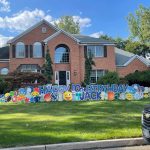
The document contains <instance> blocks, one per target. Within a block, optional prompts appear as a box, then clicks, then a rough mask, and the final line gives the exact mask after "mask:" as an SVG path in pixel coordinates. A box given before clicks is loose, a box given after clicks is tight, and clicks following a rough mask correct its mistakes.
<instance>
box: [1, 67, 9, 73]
mask: <svg viewBox="0 0 150 150" xmlns="http://www.w3.org/2000/svg"><path fill="white" fill-rule="evenodd" d="M8 72H9V70H8V69H7V68H3V69H1V75H7V74H8Z"/></svg>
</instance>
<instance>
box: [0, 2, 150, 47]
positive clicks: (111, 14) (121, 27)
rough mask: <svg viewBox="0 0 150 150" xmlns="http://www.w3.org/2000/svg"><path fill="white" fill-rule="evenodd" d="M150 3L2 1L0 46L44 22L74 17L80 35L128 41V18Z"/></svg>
mask: <svg viewBox="0 0 150 150" xmlns="http://www.w3.org/2000/svg"><path fill="white" fill-rule="evenodd" d="M140 4H142V5H143V6H146V7H150V0H0V46H3V45H4V44H5V43H6V41H7V40H9V39H11V38H13V37H15V36H16V35H18V34H20V33H21V32H23V31H24V30H26V29H27V28H29V27H31V26H32V25H34V24H35V23H37V22H39V21H40V20H42V19H46V20H47V21H49V22H51V23H53V22H54V21H59V18H60V17H61V16H66V15H69V16H73V18H74V21H78V22H79V25H80V29H81V34H85V35H90V36H93V37H99V35H101V34H107V35H109V36H112V37H114V38H116V37H121V38H124V39H127V38H128V36H129V34H130V32H129V29H128V23H127V19H126V18H127V16H128V14H129V13H135V10H136V9H138V7H139V5H140Z"/></svg>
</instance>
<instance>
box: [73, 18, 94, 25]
mask: <svg viewBox="0 0 150 150" xmlns="http://www.w3.org/2000/svg"><path fill="white" fill-rule="evenodd" d="M73 20H74V21H75V22H79V26H80V28H85V27H90V26H91V19H90V18H87V17H86V18H82V17H80V16H73Z"/></svg>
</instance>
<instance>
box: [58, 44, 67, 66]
mask: <svg viewBox="0 0 150 150" xmlns="http://www.w3.org/2000/svg"><path fill="white" fill-rule="evenodd" d="M55 63H69V48H68V46H66V45H64V44H61V45H58V46H57V47H56V49H55Z"/></svg>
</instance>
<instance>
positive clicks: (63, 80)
mask: <svg viewBox="0 0 150 150" xmlns="http://www.w3.org/2000/svg"><path fill="white" fill-rule="evenodd" d="M59 85H66V71H59Z"/></svg>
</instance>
